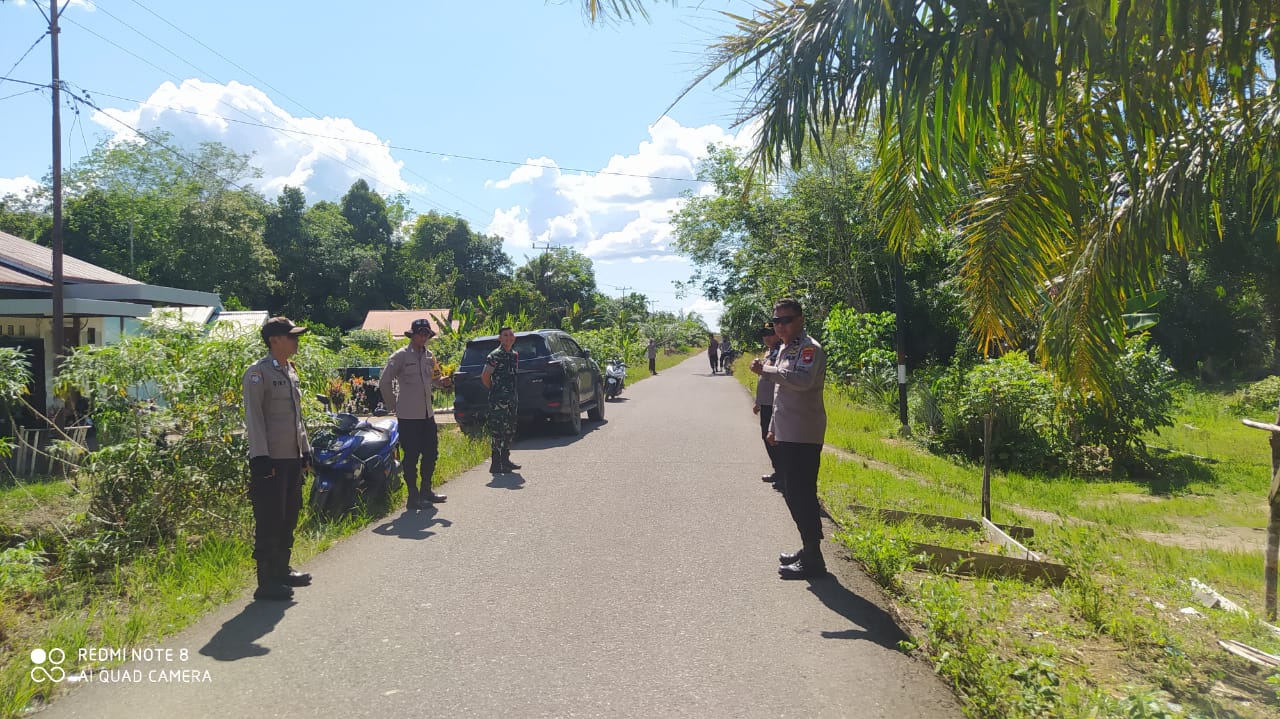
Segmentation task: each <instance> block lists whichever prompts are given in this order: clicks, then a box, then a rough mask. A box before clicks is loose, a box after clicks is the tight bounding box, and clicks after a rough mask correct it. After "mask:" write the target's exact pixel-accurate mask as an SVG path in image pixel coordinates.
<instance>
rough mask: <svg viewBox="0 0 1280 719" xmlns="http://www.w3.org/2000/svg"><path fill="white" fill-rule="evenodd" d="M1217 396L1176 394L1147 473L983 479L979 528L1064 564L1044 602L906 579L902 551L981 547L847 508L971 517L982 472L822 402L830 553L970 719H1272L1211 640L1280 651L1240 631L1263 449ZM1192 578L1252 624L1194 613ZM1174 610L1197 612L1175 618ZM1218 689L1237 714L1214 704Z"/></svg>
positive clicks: (1273, 710)
mask: <svg viewBox="0 0 1280 719" xmlns="http://www.w3.org/2000/svg"><path fill="white" fill-rule="evenodd" d="M740 376H741V375H740ZM744 379H745V380H746V383H747V384H748V385H750V384H751V383H752V379H753V378H750V377H746V378H744ZM1231 399H1232V398H1231V396H1230V395H1227V394H1211V393H1190V394H1188V395H1187V397H1186V402H1185V405H1184V407H1183V409H1182V410H1181V411H1180V413H1179V414H1178V417H1177V419H1176V420H1175V426H1174V427H1173V428H1170V429H1166V430H1165V431H1163V432H1162V433H1161V434H1159V435H1156V436H1152V437H1151V438H1149V440H1148V441H1149V443H1150V445H1151V446H1153V447H1157V448H1160V450H1162V451H1161V452H1160V453H1158V454H1157V457H1158V461H1157V462H1156V463H1155V465H1154V468H1153V471H1152V472H1151V473H1150V474H1149V476H1142V477H1132V478H1128V479H1116V480H1111V479H1080V478H1071V477H1048V476H1034V475H1023V474H1018V473H1004V472H997V473H994V474H993V476H992V489H991V491H992V507H993V514H994V515H995V516H994V517H993V519H995V521H997V522H1009V523H1016V524H1020V525H1026V526H1030V527H1032V528H1033V529H1034V530H1035V536H1034V538H1033V539H1031V540H1029V541H1028V544H1030V545H1031V547H1032V548H1033V549H1036V550H1037V551H1041V552H1044V553H1046V554H1048V555H1049V556H1050V557H1052V558H1053V559H1056V560H1058V561H1061V562H1063V563H1065V564H1067V565H1068V566H1069V567H1071V568H1072V570H1073V579H1072V580H1070V581H1068V582H1067V583H1066V584H1065V585H1064V586H1062V587H1058V588H1049V587H1042V586H1036V585H1031V584H1026V583H1023V582H1017V581H1011V580H995V579H982V578H959V577H951V576H941V575H933V574H928V573H924V572H919V571H916V570H914V569H913V568H912V565H913V562H912V561H911V560H912V558H911V557H909V556H908V553H907V552H906V551H905V550H904V547H905V546H906V543H907V542H929V543H933V544H942V545H945V546H952V547H956V548H973V547H974V546H976V545H978V544H980V543H981V540H980V538H978V537H976V536H973V535H971V534H969V533H964V532H955V531H944V530H937V529H929V528H924V527H921V526H919V525H917V524H913V523H904V524H885V523H883V522H880V521H879V520H878V519H875V518H871V517H868V516H867V515H863V514H853V513H850V512H847V511H845V510H844V508H845V507H847V506H848V505H849V504H851V503H857V504H864V505H870V506H876V507H886V508H894V509H904V510H908V511H916V512H924V513H929V514H944V515H951V516H959V517H969V518H976V517H978V516H979V514H980V495H981V479H982V468H981V466H978V465H975V464H973V463H970V462H964V461H957V460H955V459H953V458H948V457H942V456H937V455H934V454H931V453H929V452H928V451H926V450H925V449H924V448H923V447H921V446H920V445H919V444H918V443H916V442H913V441H909V440H903V439H901V438H899V437H898V422H897V418H896V416H894V415H892V414H890V413H887V412H884V411H882V410H879V409H868V408H866V407H862V406H860V405H859V404H858V403H857V402H855V401H854V400H853V399H851V398H850V397H848V396H847V395H846V394H844V393H842V392H840V391H836V390H833V389H829V390H828V392H827V411H828V428H827V444H828V445H829V446H832V447H836V448H839V450H841V451H842V452H843V454H832V453H826V454H824V457H823V466H822V472H821V476H820V488H821V491H822V494H823V499H824V502H825V503H826V505H827V507H828V509H829V510H830V512H831V514H832V516H833V518H834V519H835V520H836V521H837V523H838V524H840V525H841V527H843V529H842V531H841V532H840V533H839V535H838V537H837V539H838V540H839V541H841V542H842V543H844V544H845V546H847V547H848V548H849V549H850V551H851V553H852V554H853V555H854V557H855V558H856V559H858V560H859V562H861V563H862V565H863V566H864V567H865V568H866V569H867V571H868V573H869V574H870V575H871V576H872V577H873V578H875V579H876V580H877V581H879V582H880V583H881V584H882V585H884V586H885V587H886V588H888V589H889V590H890V591H891V592H892V593H893V594H894V595H895V596H896V597H897V600H896V601H897V602H898V603H899V604H900V606H901V608H902V609H903V611H904V613H905V615H906V616H908V617H909V619H910V624H911V627H909V631H912V632H913V633H914V634H915V635H916V636H915V637H914V638H913V640H912V642H911V646H910V647H908V649H912V650H914V651H917V652H919V653H920V655H921V656H923V657H924V658H926V659H928V660H929V661H931V662H932V663H933V664H934V665H935V667H936V668H937V670H938V672H939V674H940V675H942V676H943V677H945V678H946V679H947V680H948V681H950V682H951V683H952V685H953V686H954V687H955V688H956V689H957V691H958V693H959V694H960V696H961V699H962V702H963V703H964V706H965V710H966V713H968V714H969V715H970V716H974V717H1001V718H1002V719H1003V718H1005V717H1010V718H1012V717H1039V716H1054V717H1091V716H1206V717H1207V716H1235V717H1255V716H1256V717H1262V716H1276V715H1277V714H1280V704H1277V703H1276V696H1275V689H1274V687H1267V686H1266V685H1265V683H1264V681H1263V680H1264V678H1265V673H1263V674H1259V673H1257V672H1254V671H1253V670H1250V669H1246V668H1244V667H1243V666H1242V665H1241V663H1240V662H1239V661H1238V660H1235V659H1232V658H1230V657H1229V656H1228V655H1226V654H1225V653H1224V652H1222V651H1221V650H1220V649H1219V648H1218V647H1217V644H1216V641H1217V639H1218V638H1224V639H1227V638H1229V639H1236V640H1238V641H1242V642H1244V643H1246V644H1250V645H1252V646H1255V647H1258V648H1260V649H1263V650H1264V651H1268V652H1270V653H1273V654H1274V653H1278V652H1280V638H1277V637H1276V636H1275V635H1274V634H1272V633H1270V632H1269V631H1267V630H1266V629H1265V628H1263V627H1262V626H1261V624H1260V623H1259V622H1258V621H1257V620H1256V619H1254V618H1253V617H1258V616H1260V615H1261V614H1262V612H1263V561H1262V560H1263V558H1262V548H1263V543H1264V542H1265V537H1264V535H1263V533H1262V532H1252V533H1251V532H1250V531H1249V530H1253V529H1257V528H1261V527H1265V526H1266V522H1267V509H1266V503H1265V497H1266V493H1267V489H1268V485H1269V481H1270V449H1269V446H1268V444H1267V436H1266V434H1265V433H1263V432H1260V431H1258V430H1254V429H1249V428H1247V427H1244V426H1243V425H1242V424H1240V421H1239V417H1238V416H1236V415H1235V414H1234V413H1233V412H1232V411H1231V409H1230V402H1231ZM1260 419H1267V420H1269V419H1272V418H1260ZM850 454H851V455H852V456H850ZM1228 528H1235V531H1237V532H1239V536H1240V539H1239V542H1240V544H1239V546H1238V547H1236V548H1233V549H1223V548H1206V549H1193V548H1187V547H1184V546H1177V544H1176V543H1177V542H1185V541H1193V540H1195V539H1196V538H1197V537H1200V536H1208V535H1210V534H1213V533H1215V532H1219V531H1225V530H1226V529H1228ZM1192 577H1195V578H1197V579H1199V580H1200V581H1203V582H1205V583H1207V584H1209V585H1210V586H1213V587H1214V588H1215V589H1217V590H1218V591H1219V592H1221V593H1223V594H1225V595H1226V596H1227V597H1228V598H1230V599H1231V600H1232V601H1234V602H1236V603H1237V604H1239V605H1241V606H1243V607H1244V608H1245V609H1246V610H1248V611H1249V612H1250V613H1251V615H1252V616H1245V615H1239V614H1231V613H1227V612H1223V611H1219V610H1212V609H1207V608H1204V607H1201V606H1200V605H1198V604H1195V603H1194V602H1193V600H1192V596H1191V589H1190V587H1189V584H1188V580H1189V579H1190V578H1192ZM1188 606H1195V607H1196V608H1197V609H1198V610H1199V611H1200V614H1201V615H1202V616H1198V617H1189V616H1188V615H1184V614H1182V613H1180V612H1179V611H1178V610H1179V609H1181V608H1182V607H1188ZM1160 607H1163V608H1160ZM1219 682H1225V683H1226V684H1227V686H1228V687H1229V688H1230V689H1231V690H1233V691H1234V692H1235V693H1236V694H1238V695H1241V696H1248V697H1249V701H1248V702H1242V701H1236V700H1232V699H1231V698H1230V697H1231V696H1232V694H1231V692H1223V693H1212V692H1210V691H1209V689H1210V688H1211V687H1212V686H1214V684H1215V683H1219ZM1170 705H1179V706H1181V707H1182V710H1183V711H1182V713H1178V712H1176V711H1174V710H1172V709H1169V706H1170ZM1160 711H1167V714H1160V713H1158V712H1160Z"/></svg>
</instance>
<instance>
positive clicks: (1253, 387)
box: [1232, 375, 1280, 421]
mask: <svg viewBox="0 0 1280 719" xmlns="http://www.w3.org/2000/svg"><path fill="white" fill-rule="evenodd" d="M1232 408H1233V409H1234V410H1235V411H1236V412H1239V413H1241V414H1248V415H1250V416H1252V417H1253V418H1254V419H1263V420H1266V421H1271V420H1273V419H1275V418H1276V416H1277V414H1278V413H1280V375H1272V376H1270V377H1266V378H1264V379H1260V380H1258V381H1257V382H1254V383H1253V384H1250V385H1247V386H1245V387H1244V389H1242V390H1241V392H1240V397H1239V399H1237V400H1236V402H1234V403H1233V405H1232Z"/></svg>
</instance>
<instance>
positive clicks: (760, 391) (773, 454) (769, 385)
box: [751, 322, 784, 492]
mask: <svg viewBox="0 0 1280 719" xmlns="http://www.w3.org/2000/svg"><path fill="white" fill-rule="evenodd" d="M759 335H760V341H761V342H762V343H764V349H765V356H764V357H762V358H761V360H762V361H763V362H764V364H765V365H771V364H773V363H774V362H775V361H776V360H777V359H778V350H779V349H780V347H781V346H782V340H779V339H778V335H777V334H776V333H775V332H774V331H773V323H772V322H766V323H764V327H763V328H761V329H760V331H759ZM773 392H774V383H773V380H772V379H770V375H767V374H764V373H763V372H762V373H761V374H760V377H759V379H758V380H757V381H756V403H755V406H754V407H752V408H751V411H752V412H755V413H756V414H757V415H759V416H760V439H761V441H763V442H764V449H765V451H766V452H767V453H768V454H769V466H771V467H772V468H773V471H772V472H770V473H769V474H766V475H763V476H761V477H760V479H761V480H763V481H765V482H772V483H773V488H774V489H776V490H778V491H779V492H781V491H782V490H783V486H784V485H783V481H782V473H781V472H780V471H779V469H778V448H777V446H776V445H774V444H771V443H770V442H769V425H770V424H772V422H773Z"/></svg>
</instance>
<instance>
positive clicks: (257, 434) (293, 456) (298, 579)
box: [241, 317, 311, 600]
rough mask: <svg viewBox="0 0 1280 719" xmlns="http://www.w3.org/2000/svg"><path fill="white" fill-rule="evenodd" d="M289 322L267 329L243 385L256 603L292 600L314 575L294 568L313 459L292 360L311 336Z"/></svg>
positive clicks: (276, 319) (277, 322)
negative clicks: (305, 476)
mask: <svg viewBox="0 0 1280 719" xmlns="http://www.w3.org/2000/svg"><path fill="white" fill-rule="evenodd" d="M306 331H307V328H306V327H299V326H298V325H295V324H294V323H293V322H291V321H289V320H288V319H287V318H284V317H272V318H271V319H269V320H267V321H266V322H265V323H263V325H262V341H263V342H265V343H267V349H268V353H267V356H266V357H263V358H262V359H260V360H258V361H257V362H254V363H253V364H251V365H249V368H248V369H247V370H245V373H244V378H243V379H242V380H241V390H242V393H243V395H244V424H245V429H246V430H247V434H248V438H249V501H250V502H251V503H252V504H253V524H254V529H253V558H254V560H255V561H256V562H257V564H258V589H257V591H255V592H254V593H253V598H254V599H272V600H287V599H292V598H293V587H303V586H306V585H308V584H310V583H311V575H310V574H304V573H301V572H296V571H294V570H293V568H292V567H290V566H289V557H290V554H291V553H292V551H293V530H294V528H295V527H297V526H298V512H299V511H300V510H301V509H302V472H303V470H304V469H305V468H306V467H307V465H308V464H309V462H310V459H311V447H310V445H309V444H307V429H306V427H304V426H303V423H302V391H301V389H300V388H299V385H298V372H297V369H296V368H295V367H294V366H293V363H292V362H290V361H289V358H290V357H292V356H293V355H294V354H296V353H297V351H298V338H299V336H300V335H302V333H304V332H306Z"/></svg>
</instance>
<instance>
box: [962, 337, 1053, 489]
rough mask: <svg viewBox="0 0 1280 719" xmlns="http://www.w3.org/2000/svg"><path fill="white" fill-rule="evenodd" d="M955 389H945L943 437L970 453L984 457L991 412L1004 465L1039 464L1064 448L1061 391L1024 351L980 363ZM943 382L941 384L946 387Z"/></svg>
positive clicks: (996, 451)
mask: <svg viewBox="0 0 1280 719" xmlns="http://www.w3.org/2000/svg"><path fill="white" fill-rule="evenodd" d="M950 379H951V380H952V384H951V389H952V390H953V391H954V394H950V395H944V396H943V398H942V405H943V407H944V411H943V415H944V420H943V422H944V428H943V435H944V439H943V442H944V444H945V445H946V446H948V447H949V448H950V449H953V450H958V451H960V452H961V453H963V454H965V455H967V456H970V457H982V456H983V450H982V442H983V432H984V427H983V422H984V418H985V417H986V416H987V415H990V416H991V418H992V461H993V462H994V463H995V464H996V465H997V466H1000V467H1005V468H1012V469H1039V468H1043V467H1046V466H1050V465H1052V464H1054V462H1055V459H1056V458H1058V457H1060V456H1061V455H1062V452H1063V450H1064V449H1065V444H1064V442H1065V439H1064V436H1063V435H1062V432H1061V430H1060V428H1059V427H1058V426H1057V424H1056V416H1057V413H1056V402H1057V395H1058V393H1057V391H1056V388H1055V387H1054V385H1053V381H1052V379H1051V378H1050V377H1049V375H1048V374H1047V373H1046V372H1045V371H1044V370H1043V369H1041V368H1040V367H1039V366H1037V365H1034V364H1032V363H1031V362H1030V360H1028V359H1027V356H1026V355H1025V354H1024V353H1022V352H1010V353H1009V354H1006V355H1003V356H1002V357H999V358H996V359H993V360H988V361H987V362H983V363H982V364H979V365H977V366H975V367H974V368H973V369H972V370H971V371H970V372H968V373H967V374H965V375H964V376H963V379H961V380H960V381H959V382H955V379H956V378H955V377H954V376H952V377H951V378H950ZM945 386H946V385H945V384H940V385H939V388H940V389H941V388H942V387H945Z"/></svg>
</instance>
